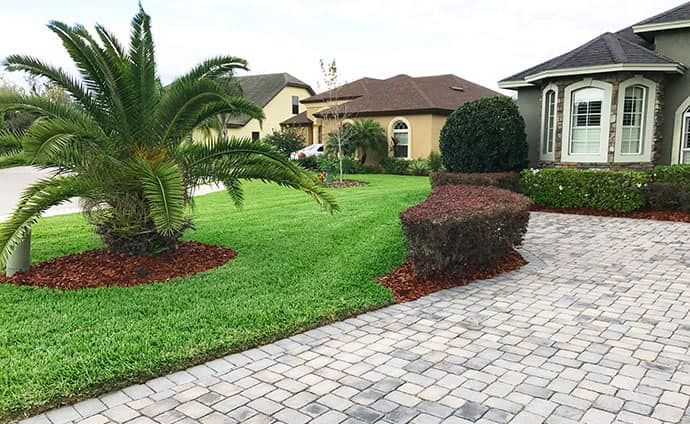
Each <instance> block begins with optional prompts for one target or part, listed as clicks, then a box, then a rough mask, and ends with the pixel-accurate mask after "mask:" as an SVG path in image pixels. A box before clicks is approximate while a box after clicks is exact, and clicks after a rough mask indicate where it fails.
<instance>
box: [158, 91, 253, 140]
mask: <svg viewBox="0 0 690 424" xmlns="http://www.w3.org/2000/svg"><path fill="white" fill-rule="evenodd" d="M219 113H232V114H236V115H241V114H245V115H249V116H251V117H256V118H257V119H263V117H264V114H263V110H261V108H259V107H258V106H257V105H256V104H254V103H253V102H251V101H250V100H247V99H245V98H241V97H228V96H226V95H225V90H224V88H223V87H222V85H220V84H218V83H217V82H215V81H212V80H209V79H200V80H184V81H179V82H178V83H176V84H173V85H171V86H170V87H168V89H167V90H166V91H165V93H164V94H163V96H162V97H161V101H160V104H159V106H158V116H157V119H156V121H157V122H158V126H159V128H160V140H161V144H163V145H165V144H170V143H177V142H179V141H180V140H181V139H182V138H184V137H185V136H186V135H188V134H190V133H191V132H192V130H193V129H194V128H196V127H197V126H198V125H199V124H201V123H202V122H204V121H205V120H206V119H208V118H210V117H212V116H215V115H218V114H219Z"/></svg>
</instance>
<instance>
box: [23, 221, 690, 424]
mask: <svg viewBox="0 0 690 424" xmlns="http://www.w3.org/2000/svg"><path fill="white" fill-rule="evenodd" d="M524 252H525V255H526V256H527V258H528V259H529V260H530V261H531V263H530V264H529V265H528V266H526V267H524V268H522V269H521V270H519V271H516V272H513V273H509V274H504V275H501V276H499V277H498V278H494V279H492V280H487V281H481V282H476V283H473V284H471V285H469V286H467V287H462V288H456V289H452V290H446V291H443V292H439V293H436V294H433V295H431V296H428V297H425V298H423V299H420V300H418V301H415V302H411V303H406V304H402V305H394V306H391V307H387V308H384V309H381V310H378V311H375V312H371V313H367V314H364V315H361V316H359V317H356V318H352V319H348V320H346V321H343V322H339V323H335V324H332V325H328V326H325V327H322V328H319V329H316V330H312V331H309V332H306V333H303V334H300V335H297V336H294V337H290V338H288V339H285V340H281V341H279V342H276V343H273V344H270V345H267V346H263V347H260V348H257V349H252V350H249V351H246V352H243V353H239V354H234V355H230V356H227V357H225V358H221V359H218V360H215V361H211V362H208V363H206V364H204V365H200V366H196V367H193V368H190V369H188V370H186V371H181V372H177V373H174V374H171V375H168V376H166V377H161V378H157V379H154V380H151V381H148V382H147V383H146V384H141V385H136V386H131V387H128V388H126V389H124V390H122V391H117V392H114V393H110V394H107V395H104V396H101V397H100V398H98V399H90V400H87V401H84V402H81V403H78V404H76V405H73V406H68V407H64V408H60V409H57V410H53V411H50V412H48V413H47V414H43V415H39V416H36V417H33V418H32V419H29V420H27V421H26V422H33V423H53V424H57V423H63V422H72V421H74V422H82V423H105V422H129V423H152V422H158V423H173V422H179V423H183V422H202V423H223V422H229V423H235V422H242V423H264V422H266V423H268V422H284V423H307V422H311V423H340V422H343V423H372V422H389V423H406V422H415V423H438V422H444V423H470V422H476V423H513V424H522V423H527V424H535V423H541V422H546V423H552V424H556V423H578V422H582V423H591V424H607V423H612V422H616V423H631V424H646V423H650V424H651V423H690V412H688V409H687V408H688V399H689V398H690V352H689V348H690V316H689V308H690V224H675V223H667V222H654V221H643V220H627V219H617V218H593V217H581V216H568V215H556V214H542V213H535V214H533V215H532V222H531V224H530V230H529V234H528V237H527V241H526V243H525V246H524ZM80 420H81V421H80Z"/></svg>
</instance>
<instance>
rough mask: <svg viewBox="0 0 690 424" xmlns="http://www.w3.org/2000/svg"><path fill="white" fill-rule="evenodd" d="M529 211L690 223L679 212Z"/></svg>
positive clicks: (540, 209)
mask: <svg viewBox="0 0 690 424" xmlns="http://www.w3.org/2000/svg"><path fill="white" fill-rule="evenodd" d="M530 210H533V211H535V212H553V213H565V214H573V215H591V216H611V217H618V218H633V219H653V220H656V221H673V222H690V214H688V213H685V212H680V211H647V210H641V211H634V212H615V211H602V210H598V209H585V208H582V209H565V208H547V207H542V206H532V208H531V209H530Z"/></svg>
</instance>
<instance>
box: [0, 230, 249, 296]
mask: <svg viewBox="0 0 690 424" xmlns="http://www.w3.org/2000/svg"><path fill="white" fill-rule="evenodd" d="M235 256H237V254H236V253H235V252H234V251H232V250H230V249H226V248H224V247H219V246H212V245H209V244H203V243H198V242H195V241H185V242H180V244H179V247H178V249H177V251H176V252H168V253H163V254H161V255H155V256H154V255H146V256H129V255H124V254H115V253H110V252H108V251H107V250H105V249H95V250H89V251H87V252H83V253H76V254H73V255H67V256H62V257H59V258H55V259H51V260H48V261H45V262H41V263H40V264H38V265H35V266H32V267H31V268H30V269H29V270H28V271H27V272H22V273H17V274H15V275H13V276H12V277H11V278H7V277H4V276H1V277H0V283H9V284H16V285H22V286H36V287H50V288H55V289H62V290H78V289H84V288H94V287H109V286H124V287H126V286H136V285H140V284H146V283H150V282H153V281H168V280H170V279H171V278H177V277H184V276H187V275H192V274H196V273H199V272H203V271H208V270H210V269H212V268H216V267H218V266H221V265H223V264H225V263H227V262H229V261H230V260H231V259H233V258H234V257H235Z"/></svg>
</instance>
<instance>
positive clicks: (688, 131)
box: [680, 109, 690, 163]
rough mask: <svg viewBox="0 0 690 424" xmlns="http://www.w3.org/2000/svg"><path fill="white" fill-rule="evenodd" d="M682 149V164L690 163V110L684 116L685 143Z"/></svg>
mask: <svg viewBox="0 0 690 424" xmlns="http://www.w3.org/2000/svg"><path fill="white" fill-rule="evenodd" d="M680 148H681V152H680V163H690V109H687V110H686V111H685V113H684V114H683V142H682V144H681V146H680Z"/></svg>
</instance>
